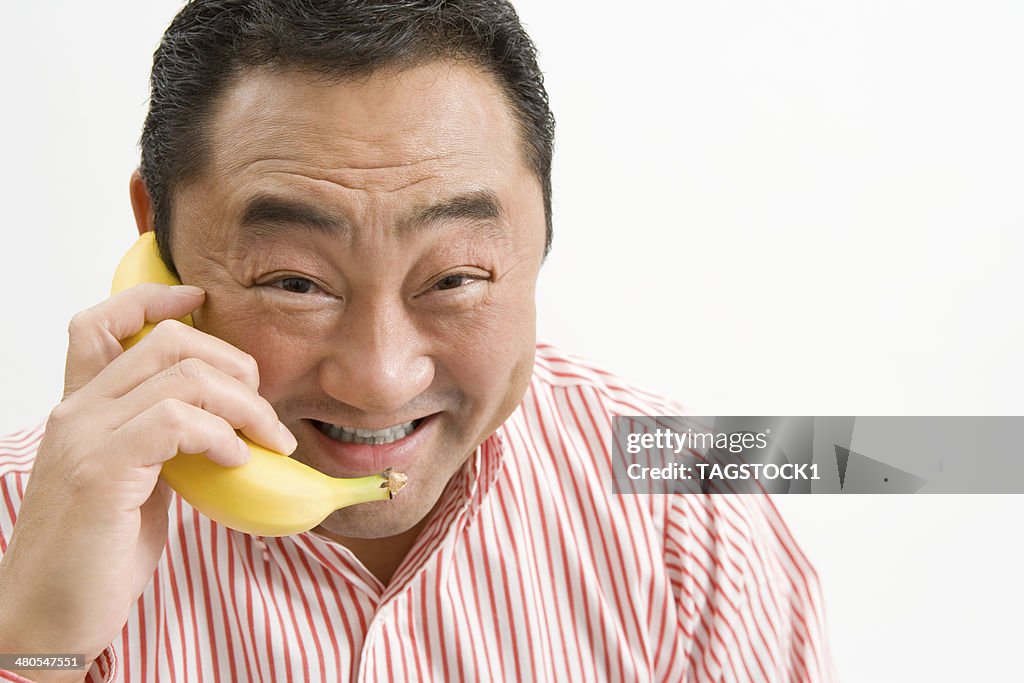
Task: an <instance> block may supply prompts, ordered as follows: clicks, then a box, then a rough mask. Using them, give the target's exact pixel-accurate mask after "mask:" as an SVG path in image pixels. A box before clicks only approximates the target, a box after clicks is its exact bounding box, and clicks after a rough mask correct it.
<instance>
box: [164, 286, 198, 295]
mask: <svg viewBox="0 0 1024 683" xmlns="http://www.w3.org/2000/svg"><path fill="white" fill-rule="evenodd" d="M171 289H172V290H173V291H175V292H177V293H178V294H187V295H188V296H198V295H200V294H204V293H205V292H204V291H203V289H202V288H201V287H193V286H192V285H171Z"/></svg>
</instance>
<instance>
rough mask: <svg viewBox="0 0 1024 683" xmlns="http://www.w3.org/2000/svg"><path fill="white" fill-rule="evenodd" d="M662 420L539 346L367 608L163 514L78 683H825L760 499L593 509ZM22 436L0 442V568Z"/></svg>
mask: <svg viewBox="0 0 1024 683" xmlns="http://www.w3.org/2000/svg"><path fill="white" fill-rule="evenodd" d="M678 412H679V408H678V406H677V405H675V404H672V403H670V402H667V401H664V400H662V399H660V398H658V397H656V396H653V395H651V394H647V393H645V392H642V391H639V390H637V389H634V388H632V387H630V386H628V385H626V384H624V383H623V382H621V381H620V380H618V379H617V378H616V377H614V376H613V375H610V374H608V373H606V372H604V371H602V370H600V369H599V368H597V367H595V366H593V365H590V364H588V363H585V362H583V361H581V360H579V359H577V358H574V357H571V356H567V355H566V354H563V353H561V352H559V351H557V350H556V349H554V348H552V347H550V346H547V345H544V344H541V345H539V346H538V348H537V363H536V369H535V372H534V376H533V381H532V383H531V386H530V389H529V390H528V392H527V394H526V396H525V398H524V399H523V402H522V404H521V405H520V406H519V408H518V409H517V410H516V412H515V413H514V414H513V415H512V416H511V417H510V418H509V419H508V420H507V421H506V423H505V424H504V425H502V427H501V428H500V429H499V430H498V431H497V432H496V433H495V434H494V435H493V436H492V437H490V438H489V439H488V440H487V441H485V442H484V443H483V444H482V445H481V446H480V448H478V449H477V451H476V452H475V453H474V455H473V457H472V458H470V459H469V460H468V461H467V463H466V465H465V466H464V467H463V468H462V470H460V472H459V473H458V474H457V475H456V476H455V477H454V478H453V479H452V480H451V481H450V482H449V484H448V487H447V489H446V490H445V493H444V495H443V499H442V504H441V506H440V507H439V509H438V513H437V515H436V516H435V517H434V518H433V520H432V521H431V523H430V524H429V525H428V526H427V527H426V528H425V529H424V531H423V533H422V534H421V536H420V538H419V540H418V541H417V543H416V545H415V546H414V547H413V549H412V550H411V551H410V553H409V556H408V557H407V558H406V560H405V562H404V563H403V565H402V566H401V567H400V568H399V570H398V572H397V573H396V575H395V577H394V578H393V580H392V581H391V583H390V584H389V585H387V586H384V585H382V584H381V583H380V582H379V581H378V580H377V579H376V578H375V577H374V576H373V575H372V574H371V573H370V572H369V571H368V570H367V569H366V568H365V567H363V566H362V565H361V564H360V562H359V561H358V560H357V559H356V557H355V556H354V555H353V554H352V553H351V552H350V551H349V550H348V549H346V548H345V547H343V546H341V545H338V544H336V543H333V542H330V541H328V540H326V539H323V538H321V537H319V536H316V535H314V534H312V533H305V534H299V535H297V536H290V537H285V538H262V537H255V536H248V535H246V534H242V533H239V532H236V531H232V530H230V529H227V528H225V527H222V526H220V525H218V524H215V523H213V522H211V521H210V520H209V519H207V518H205V517H203V516H202V515H199V514H197V513H196V512H195V511H194V510H193V509H192V508H191V507H190V506H189V505H188V504H187V503H184V502H183V501H181V500H180V499H179V498H175V500H174V502H173V503H172V505H171V511H170V514H171V524H170V533H169V538H168V541H167V550H166V552H165V553H164V555H163V558H162V560H161V562H160V564H159V566H158V568H157V571H156V573H155V575H154V577H153V580H152V582H151V583H150V584H149V586H148V587H147V588H146V591H145V592H144V593H143V595H142V597H141V599H140V600H139V602H138V605H137V608H136V610H135V611H134V612H133V613H132V615H131V617H130V618H129V620H128V623H127V624H126V625H125V628H124V631H123V632H122V637H121V638H120V639H118V640H116V641H115V642H113V643H111V644H110V647H109V648H107V650H106V651H105V652H104V655H103V657H102V658H101V659H100V660H98V661H97V663H95V664H94V665H93V667H92V669H91V670H90V671H89V675H88V680H92V681H102V680H128V681H163V680H188V681H200V680H207V681H220V680H228V681H250V680H252V681H258V680H263V681H285V680H358V681H380V680H401V681H416V680H426V681H463V680H467V681H468V680H472V681H477V680H514V681H562V680H580V681H603V680H609V681H786V682H789V681H830V680H833V679H834V671H833V668H832V664H831V660H830V657H829V652H828V645H827V642H826V639H825V635H824V619H823V614H822V606H821V596H820V593H819V588H818V580H817V576H816V575H815V572H814V570H813V568H812V567H811V566H810V564H809V563H808V561H807V559H806V558H805V557H804V555H803V554H802V553H801V551H800V549H799V548H798V547H797V544H796V543H795V542H794V540H793V538H792V536H791V535H790V533H789V531H788V529H787V528H786V525H785V524H784V522H783V521H782V519H781V518H780V516H779V514H778V512H777V511H776V509H775V508H774V506H773V505H772V503H771V501H770V499H769V498H768V497H767V496H760V495H710V496H708V495H682V494H676V495H621V494H613V493H612V492H611V480H612V471H611V453H610V445H611V416H612V415H660V414H678ZM41 436H42V428H41V427H39V428H36V429H31V430H26V431H23V432H20V433H18V434H15V435H12V436H10V437H7V438H5V439H2V440H0V553H2V552H3V551H4V550H6V539H9V538H10V535H11V530H12V528H13V524H14V520H15V518H16V516H17V510H18V507H19V505H20V501H21V498H22V494H23V492H24V490H25V482H26V480H27V478H28V476H29V472H30V468H31V465H32V460H33V457H34V454H35V450H36V448H37V445H38V443H39V440H40V438H41ZM5 676H6V678H8V679H10V680H20V679H18V678H17V677H15V676H14V675H13V674H0V678H3V677H5Z"/></svg>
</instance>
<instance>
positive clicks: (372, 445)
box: [309, 413, 438, 477]
mask: <svg viewBox="0 0 1024 683" xmlns="http://www.w3.org/2000/svg"><path fill="white" fill-rule="evenodd" d="M437 417H438V414H437V413H434V414H431V415H427V416H424V417H421V418H417V419H415V420H410V421H408V422H401V423H398V424H394V425H391V426H388V427H382V428H379V429H367V428H363V427H353V426H349V425H337V424H332V423H329V422H321V421H319V420H313V419H309V423H310V424H311V425H312V427H313V428H314V429H315V430H316V432H319V433H320V436H319V438H318V439H317V440H316V441H315V442H314V443H317V444H319V446H318V448H319V452H320V453H322V454H323V456H325V457H326V458H327V460H326V461H324V466H325V467H327V469H324V470H322V471H324V472H325V473H327V474H329V475H331V476H336V477H338V476H344V477H354V476H363V475H365V474H369V473H373V472H378V471H380V470H382V469H384V468H386V467H393V468H394V469H395V470H396V471H398V472H407V469H408V468H409V467H411V466H413V464H414V463H415V461H416V460H417V459H419V457H420V456H421V454H422V453H423V452H424V451H423V449H424V448H425V447H426V446H427V444H428V443H431V442H433V440H434V439H435V438H436V434H435V433H434V432H436V431H437V428H436V423H437V422H438V421H437V420H436V419H435V418H437ZM432 425H433V426H432ZM328 462H329V463H331V464H330V465H328V464H327V463H328Z"/></svg>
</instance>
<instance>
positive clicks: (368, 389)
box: [320, 300, 434, 415]
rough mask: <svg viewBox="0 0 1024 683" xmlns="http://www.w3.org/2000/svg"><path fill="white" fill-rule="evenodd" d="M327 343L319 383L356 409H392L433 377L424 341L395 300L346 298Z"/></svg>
mask: <svg viewBox="0 0 1024 683" xmlns="http://www.w3.org/2000/svg"><path fill="white" fill-rule="evenodd" d="M330 344H331V346H330V348H329V349H328V352H327V354H326V357H325V359H324V361H323V363H322V364H321V367H320V384H321V386H322V388H323V389H324V391H325V392H326V393H327V394H328V395H330V396H331V397H332V398H334V399H336V400H338V401H340V402H342V403H345V404H347V405H348V406H350V407H352V408H354V409H356V410H359V411H361V412H364V413H367V414H370V415H392V414H395V413H398V412H399V411H400V410H401V409H402V408H403V407H404V406H407V405H408V404H409V403H410V401H412V400H413V399H414V398H416V397H417V396H419V395H420V394H422V393H423V392H424V391H426V389H427V388H428V387H429V386H430V384H431V382H432V381H433V379H434V361H433V359H432V358H431V356H430V355H429V344H428V340H427V338H426V337H425V335H423V334H422V333H421V332H420V331H419V330H418V329H417V326H416V324H415V321H414V320H413V319H412V317H411V316H410V315H409V313H408V311H406V310H405V308H404V306H403V305H402V304H401V302H398V301H396V302H383V301H370V300H367V301H364V302H362V303H357V302H352V303H351V304H350V305H349V307H348V308H347V309H346V312H345V315H344V316H343V317H342V320H341V321H340V322H339V331H338V334H337V335H335V336H334V338H333V339H332V340H331V342H330Z"/></svg>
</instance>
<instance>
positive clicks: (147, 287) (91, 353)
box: [64, 283, 205, 397]
mask: <svg viewBox="0 0 1024 683" xmlns="http://www.w3.org/2000/svg"><path fill="white" fill-rule="evenodd" d="M204 297H205V293H204V292H203V290H201V289H199V288H198V287H168V286H167V285H157V284H151V283H147V284H141V285H138V286H136V287H132V288H131V289H129V290H126V291H124V292H121V293H120V294H116V295H114V296H112V297H110V298H109V299H107V300H105V301H102V302H100V303H98V304H96V305H95V306H92V307H91V308H87V309H85V310H84V311H80V312H78V313H76V314H75V316H74V317H73V318H72V319H71V322H70V323H69V324H68V355H67V364H66V366H65V370H64V396H65V397H67V396H69V395H71V394H72V393H74V392H75V391H77V390H78V389H80V388H82V387H83V386H85V384H87V383H88V382H89V381H90V380H91V379H92V378H93V377H95V376H96V375H97V374H99V373H100V371H102V370H103V368H105V367H106V366H107V365H108V364H110V362H111V361H113V360H114V359H115V358H117V357H118V356H120V355H121V354H122V353H124V350H123V348H122V347H121V340H122V339H127V338H129V337H131V336H132V335H134V334H137V333H138V332H139V331H140V330H142V328H143V326H144V325H145V324H146V322H147V321H148V322H158V321H161V320H166V319H168V318H181V317H184V316H185V315H188V314H189V313H191V312H192V311H194V310H195V309H197V308H199V306H200V305H201V304H202V303H203V299H204Z"/></svg>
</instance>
